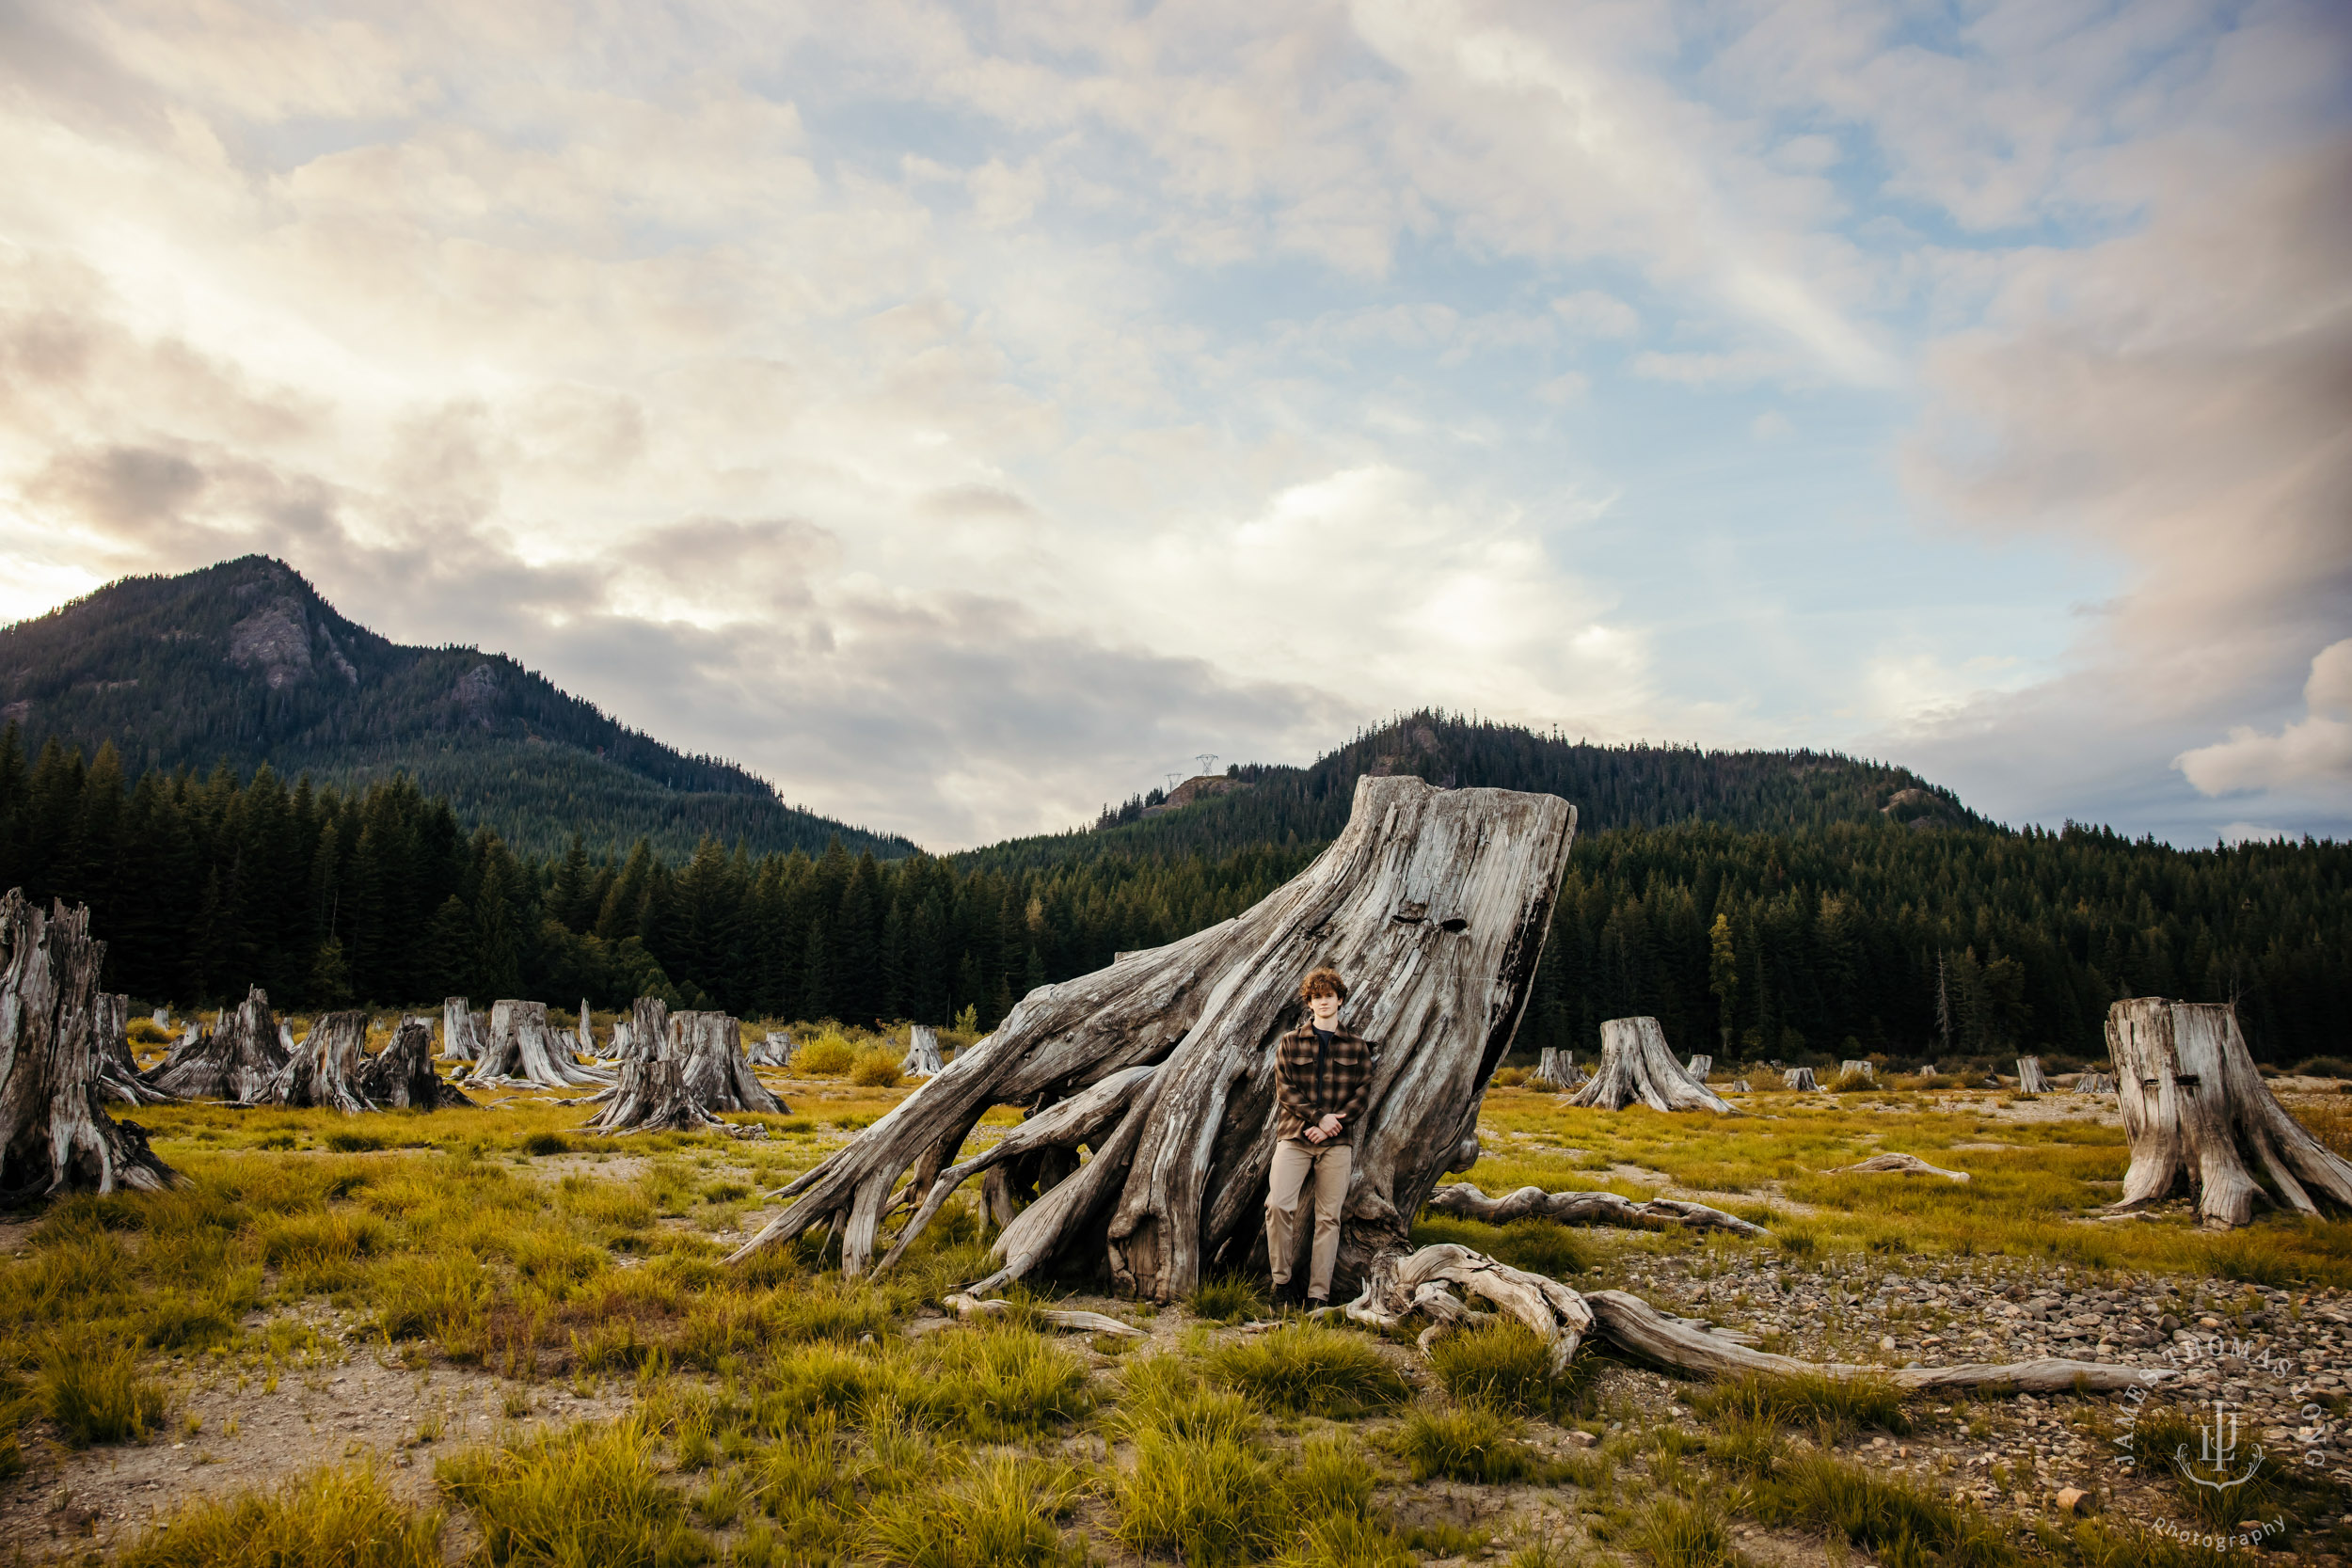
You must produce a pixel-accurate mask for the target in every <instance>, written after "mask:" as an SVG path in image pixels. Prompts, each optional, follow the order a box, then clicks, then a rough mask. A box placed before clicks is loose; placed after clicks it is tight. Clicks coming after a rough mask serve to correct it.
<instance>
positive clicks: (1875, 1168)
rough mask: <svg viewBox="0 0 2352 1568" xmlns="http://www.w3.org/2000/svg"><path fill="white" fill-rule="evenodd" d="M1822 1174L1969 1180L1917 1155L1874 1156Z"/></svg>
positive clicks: (1965, 1173) (1960, 1173) (1959, 1172)
mask: <svg viewBox="0 0 2352 1568" xmlns="http://www.w3.org/2000/svg"><path fill="white" fill-rule="evenodd" d="M1822 1174H1823V1175H1824V1176H1940V1177H1942V1178H1944V1179H1945V1180H1947V1181H1965V1180H1968V1173H1967V1172H1966V1171H1964V1170H1946V1169H1945V1168H1944V1167H1943V1166H1941V1165H1931V1164H1928V1163H1927V1162H1926V1161H1925V1160H1922V1159H1920V1158H1919V1156H1917V1155H1916V1154H1873V1155H1871V1156H1870V1157H1869V1158H1868V1159H1867V1160H1859V1161H1856V1162H1855V1163H1854V1164H1851V1165H1839V1166H1838V1167H1837V1168H1836V1169H1835V1170H1829V1171H1824V1172H1822Z"/></svg>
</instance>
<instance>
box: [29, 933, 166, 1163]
mask: <svg viewBox="0 0 2352 1568" xmlns="http://www.w3.org/2000/svg"><path fill="white" fill-rule="evenodd" d="M105 957H106V944H105V943H104V942H98V941H96V940H94V939H92V938H91V936H90V934H89V911H88V910H87V909H83V908H79V907H76V908H74V909H71V910H69V909H67V908H66V907H65V905H63V904H57V905H56V906H54V907H53V908H52V909H51V910H50V911H49V913H48V914H47V915H45V916H44V915H43V914H42V913H41V912H40V911H39V910H38V909H35V908H34V907H33V905H32V903H31V902H30V901H29V900H27V899H26V898H25V896H24V893H23V891H22V890H19V889H10V890H9V892H8V894H7V895H6V896H5V897H0V1198H6V1199H8V1200H10V1201H22V1200H24V1199H26V1198H33V1197H45V1196H49V1195H51V1194H54V1193H60V1192H67V1191H72V1190H81V1191H86V1192H100V1193H111V1192H114V1191H116V1190H117V1189H119V1188H130V1189H134V1190H138V1191H145V1192H153V1191H156V1190H158V1189H160V1188H163V1187H165V1186H167V1185H169V1184H170V1183H171V1182H172V1181H173V1180H176V1178H175V1177H174V1176H173V1174H172V1170H171V1167H170V1166H168V1165H167V1164H164V1163H163V1162H162V1161H161V1160H159V1159H157V1158H156V1157H155V1153H154V1150H152V1149H151V1148H148V1145H147V1134H146V1132H145V1131H144V1130H142V1129H141V1128H140V1127H139V1126H138V1124H137V1123H135V1122H129V1121H116V1120H114V1119H113V1118H112V1117H108V1116H107V1115H106V1110H105V1106H104V1104H103V1101H102V1099H101V1096H102V1093H103V1091H102V1090H101V1089H100V1087H99V1069H100V1062H99V1050H98V1037H97V1023H98V1011H99V1001H98V999H99V996H100V995H101V994H102V993H101V992H100V991H99V989H98V974H99V971H100V969H101V968H102V967H103V964H104V962H105Z"/></svg>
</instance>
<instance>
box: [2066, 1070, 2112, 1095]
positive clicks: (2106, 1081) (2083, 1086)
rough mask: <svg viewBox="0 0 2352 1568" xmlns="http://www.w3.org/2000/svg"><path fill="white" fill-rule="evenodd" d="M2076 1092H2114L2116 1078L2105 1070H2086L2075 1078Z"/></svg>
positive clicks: (2102, 1093)
mask: <svg viewBox="0 0 2352 1568" xmlns="http://www.w3.org/2000/svg"><path fill="white" fill-rule="evenodd" d="M2074 1092H2075V1093H2076V1094H2099V1095H2105V1094H2113V1093H2114V1092H2115V1079H2114V1078H2113V1077H2112V1076H2110V1075H2109V1074H2107V1073H2104V1072H2086V1073H2084V1074H2083V1075H2082V1076H2081V1077H2079V1078H2077V1079H2075V1080H2074Z"/></svg>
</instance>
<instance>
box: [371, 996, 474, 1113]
mask: <svg viewBox="0 0 2352 1568" xmlns="http://www.w3.org/2000/svg"><path fill="white" fill-rule="evenodd" d="M355 1083H356V1085H357V1086H358V1091H359V1093H361V1094H362V1095H365V1096H366V1097H367V1098H368V1099H369V1100H371V1101H374V1102H375V1103H376V1104H378V1105H385V1106H394V1107H410V1108H413V1109H416V1110H420V1111H434V1110H439V1109H440V1108H442V1107H443V1106H450V1105H471V1104H472V1103H473V1101H471V1100H469V1099H468V1098H467V1097H466V1091H465V1090H463V1089H461V1088H459V1087H458V1086H457V1085H454V1084H452V1083H449V1082H448V1081H446V1080H445V1079H443V1078H442V1077H441V1075H440V1074H439V1073H438V1072H437V1071H435V1070H434V1067H433V1025H432V1023H431V1022H428V1021H427V1020H424V1019H421V1018H405V1019H403V1020H401V1021H400V1025H399V1027H397V1028H395V1029H394V1030H393V1031H392V1038H391V1042H390V1043H389V1044H388V1045H386V1046H385V1047H384V1049H383V1051H381V1052H380V1053H377V1054H375V1055H373V1056H371V1057H369V1058H368V1059H367V1061H366V1063H365V1064H364V1065H363V1066H362V1067H361V1068H360V1069H359V1073H358V1078H357V1079H356V1080H355Z"/></svg>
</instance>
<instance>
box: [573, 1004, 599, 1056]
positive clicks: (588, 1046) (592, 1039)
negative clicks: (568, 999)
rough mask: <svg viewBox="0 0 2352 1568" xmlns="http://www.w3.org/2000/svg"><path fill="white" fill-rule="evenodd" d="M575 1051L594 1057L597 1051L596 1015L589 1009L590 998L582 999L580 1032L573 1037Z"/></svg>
mask: <svg viewBox="0 0 2352 1568" xmlns="http://www.w3.org/2000/svg"><path fill="white" fill-rule="evenodd" d="M573 1039H574V1044H573V1047H572V1049H573V1051H574V1052H575V1053H578V1054H580V1055H582V1056H587V1057H591V1058H593V1057H594V1056H595V1055H596V1014H594V1013H592V1012H590V1011H589V1010H588V999H587V998H586V997H584V996H583V997H581V998H580V1033H579V1034H578V1035H576V1036H574V1037H573Z"/></svg>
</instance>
